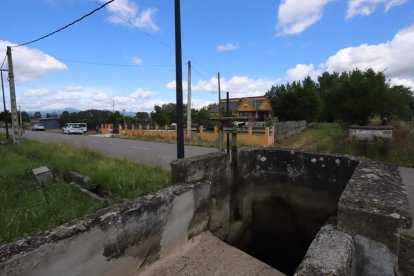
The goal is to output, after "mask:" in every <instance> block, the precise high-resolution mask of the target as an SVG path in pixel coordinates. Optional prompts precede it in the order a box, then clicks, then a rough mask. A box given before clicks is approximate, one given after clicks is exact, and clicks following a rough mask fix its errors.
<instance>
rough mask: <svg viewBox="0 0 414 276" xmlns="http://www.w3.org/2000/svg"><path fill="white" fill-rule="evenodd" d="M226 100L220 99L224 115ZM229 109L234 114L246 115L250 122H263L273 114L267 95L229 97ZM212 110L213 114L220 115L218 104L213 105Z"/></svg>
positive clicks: (238, 115)
mask: <svg viewBox="0 0 414 276" xmlns="http://www.w3.org/2000/svg"><path fill="white" fill-rule="evenodd" d="M226 102H227V100H226V99H221V101H220V106H221V110H222V114H221V115H222V116H225V112H226V107H227V104H226ZM229 109H230V112H231V115H232V116H237V117H244V118H246V121H248V122H262V121H264V120H266V119H267V118H271V117H272V116H273V109H272V105H271V104H270V101H269V98H267V97H266V96H258V97H245V98H232V99H229ZM210 112H211V113H212V115H214V116H218V115H219V106H218V104H215V105H212V106H211V108H210Z"/></svg>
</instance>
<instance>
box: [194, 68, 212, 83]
mask: <svg viewBox="0 0 414 276" xmlns="http://www.w3.org/2000/svg"><path fill="white" fill-rule="evenodd" d="M192 69H193V70H194V72H196V73H197V75H199V76H200V77H201V78H203V79H205V80H207V81H208V80H209V78H207V77H206V76H204V75H203V74H201V73H200V72H198V71H197V69H195V67H194V65H193V66H192Z"/></svg>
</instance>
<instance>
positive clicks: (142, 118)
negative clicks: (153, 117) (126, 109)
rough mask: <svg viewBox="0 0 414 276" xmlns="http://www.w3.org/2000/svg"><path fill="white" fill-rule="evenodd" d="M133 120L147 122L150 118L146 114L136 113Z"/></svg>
mask: <svg viewBox="0 0 414 276" xmlns="http://www.w3.org/2000/svg"><path fill="white" fill-rule="evenodd" d="M135 118H136V119H137V120H138V121H144V122H145V121H148V120H149V119H150V116H149V115H148V113H147V112H137V113H136V114H135Z"/></svg>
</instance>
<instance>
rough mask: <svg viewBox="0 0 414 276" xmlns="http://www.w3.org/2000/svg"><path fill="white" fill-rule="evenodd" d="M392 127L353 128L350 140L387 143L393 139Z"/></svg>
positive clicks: (350, 128)
mask: <svg viewBox="0 0 414 276" xmlns="http://www.w3.org/2000/svg"><path fill="white" fill-rule="evenodd" d="M392 130H393V127H392V126H351V127H349V129H348V133H349V138H351V139H352V140H355V141H358V142H386V141H390V140H391V139H392Z"/></svg>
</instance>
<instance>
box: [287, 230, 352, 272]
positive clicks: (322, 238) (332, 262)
mask: <svg viewBox="0 0 414 276" xmlns="http://www.w3.org/2000/svg"><path fill="white" fill-rule="evenodd" d="M353 251H354V246H353V241H352V238H351V236H350V235H348V234H346V233H344V232H340V231H338V230H336V229H335V228H334V227H333V226H332V225H325V226H324V227H322V228H321V230H320V231H319V233H318V235H317V236H316V237H315V239H314V240H313V241H312V243H311V245H310V247H309V249H308V251H307V252H306V255H305V257H304V259H303V261H302V263H301V264H300V266H299V267H298V269H297V270H296V273H295V275H296V276H304V275H309V276H311V275H332V276H333V275H338V276H339V275H341V276H342V275H343V276H345V275H346V276H349V275H351V273H352V259H353Z"/></svg>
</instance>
